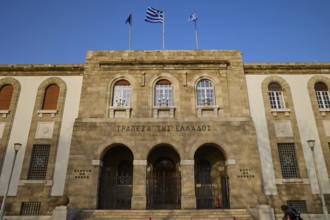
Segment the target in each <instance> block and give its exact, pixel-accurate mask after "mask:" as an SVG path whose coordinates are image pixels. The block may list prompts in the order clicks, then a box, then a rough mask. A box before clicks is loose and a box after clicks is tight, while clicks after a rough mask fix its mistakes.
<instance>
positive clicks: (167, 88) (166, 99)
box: [154, 79, 173, 107]
mask: <svg viewBox="0 0 330 220" xmlns="http://www.w3.org/2000/svg"><path fill="white" fill-rule="evenodd" d="M154 106H162V107H163V106H164V107H166V106H173V86H172V82H171V81H169V80H167V79H161V80H158V81H157V82H156V84H155V89H154Z"/></svg>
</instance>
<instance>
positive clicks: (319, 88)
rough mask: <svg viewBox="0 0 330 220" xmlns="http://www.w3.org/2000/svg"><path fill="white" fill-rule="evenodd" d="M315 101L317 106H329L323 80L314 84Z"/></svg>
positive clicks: (326, 89)
mask: <svg viewBox="0 0 330 220" xmlns="http://www.w3.org/2000/svg"><path fill="white" fill-rule="evenodd" d="M314 89H315V93H316V99H317V103H318V105H319V108H330V99H329V90H328V87H327V85H325V84H324V83H323V82H318V83H316V84H315V85H314Z"/></svg>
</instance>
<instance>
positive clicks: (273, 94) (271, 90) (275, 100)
mask: <svg viewBox="0 0 330 220" xmlns="http://www.w3.org/2000/svg"><path fill="white" fill-rule="evenodd" d="M268 95H269V101H270V107H271V108H272V109H282V108H285V104H284V98H283V91H282V87H281V86H280V84H278V83H275V82H273V83H270V84H269V86H268Z"/></svg>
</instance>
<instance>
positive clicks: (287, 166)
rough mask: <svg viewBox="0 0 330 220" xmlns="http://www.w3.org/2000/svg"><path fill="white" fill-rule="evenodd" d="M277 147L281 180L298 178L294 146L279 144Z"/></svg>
mask: <svg viewBox="0 0 330 220" xmlns="http://www.w3.org/2000/svg"><path fill="white" fill-rule="evenodd" d="M277 146H278V154H279V158H280V164H281V170H282V176H283V178H285V179H291V178H300V174H299V168H298V162H297V157H296V151H295V146H294V144H293V143H279V144H277Z"/></svg>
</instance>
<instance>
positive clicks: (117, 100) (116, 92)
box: [112, 80, 131, 107]
mask: <svg viewBox="0 0 330 220" xmlns="http://www.w3.org/2000/svg"><path fill="white" fill-rule="evenodd" d="M130 102H131V85H130V83H129V82H128V81H127V80H119V81H118V82H116V84H115V86H114V88H113V97H112V106H117V107H124V106H130V104H131V103H130Z"/></svg>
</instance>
